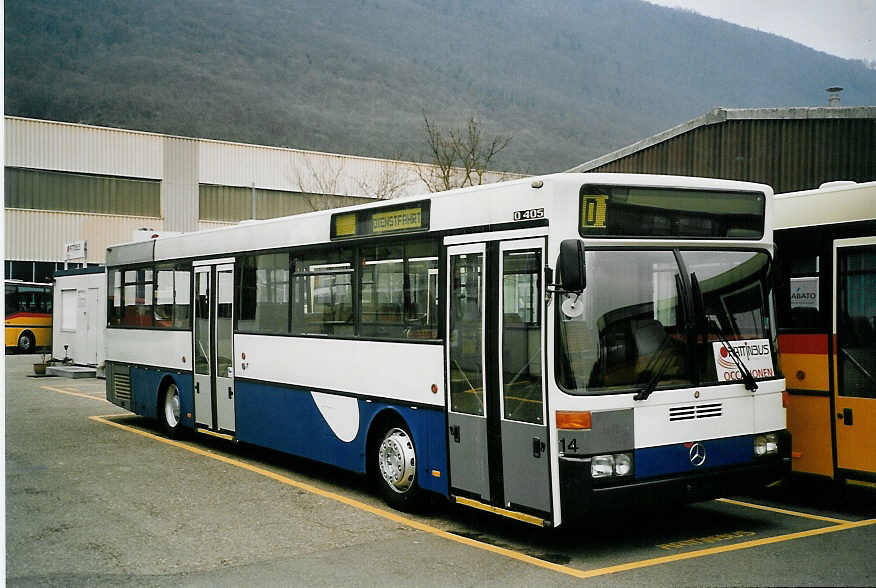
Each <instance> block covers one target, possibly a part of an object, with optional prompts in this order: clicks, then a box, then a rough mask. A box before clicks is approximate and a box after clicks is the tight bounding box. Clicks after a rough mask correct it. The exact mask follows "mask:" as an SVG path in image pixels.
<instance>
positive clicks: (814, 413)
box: [775, 182, 876, 486]
mask: <svg viewBox="0 0 876 588" xmlns="http://www.w3.org/2000/svg"><path fill="white" fill-rule="evenodd" d="M775 219H776V224H775V241H776V246H777V250H778V253H777V259H778V260H779V261H778V266H779V274H780V278H779V281H778V282H777V284H776V303H777V305H778V308H777V313H776V315H777V319H778V327H779V352H780V353H781V366H782V371H783V372H784V374H785V379H786V383H787V389H788V402H787V405H788V406H787V410H788V430H790V431H791V436H792V441H791V457H792V460H791V461H792V470H793V471H794V472H797V473H800V474H810V475H816V476H823V477H827V478H833V479H836V480H839V481H845V482H847V483H851V484H862V485H867V486H876V182H867V183H860V184H856V183H854V182H836V183H831V184H828V185H822V186H821V188H819V189H818V190H808V191H805V192H795V193H790V194H777V195H776V197H775Z"/></svg>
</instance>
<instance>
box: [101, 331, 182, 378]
mask: <svg viewBox="0 0 876 588" xmlns="http://www.w3.org/2000/svg"><path fill="white" fill-rule="evenodd" d="M106 358H107V360H108V361H117V362H121V363H130V364H135V365H147V366H153V367H159V368H165V369H171V370H179V371H186V372H190V371H192V333H191V331H171V330H167V329H149V330H147V329H107V330H106Z"/></svg>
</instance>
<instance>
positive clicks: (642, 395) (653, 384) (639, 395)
mask: <svg viewBox="0 0 876 588" xmlns="http://www.w3.org/2000/svg"><path fill="white" fill-rule="evenodd" d="M683 287H684V285H683V284H682V281H681V276H679V275H678V274H675V291H676V293H677V295H678V301H679V303H681V301H682V292H683ZM684 308H685V307H684V306H682V309H684ZM685 314H686V313H685ZM670 340H671V338H670V337H669V335H667V334H666V333H665V332H664V333H663V340H662V341H660V346H659V347H657V351H655V352H654V357H653V358H652V359H651V361H649V362H648V367H646V368H645V372H646V373H647V372H650V373H651V377H650V378H648V382H647V383H646V384H645V385H644V386H643V387H642V388H639V391H638V392H636V395H635V396H633V400H648V397H649V396H651V394H653V392H654V390H656V389H657V384H659V383H660V379H661V378H662V377H663V374H664V372H666V368H667V367H669V364H670V363H672V356H671V355H670V356H668V357H667V358H666V359H665V360H663V362H662V363H661V362H660V360H661V359H662V358H663V355H664V353H665V352H666V349H667V348H668V347H669V342H670ZM651 365H653V366H654V368H655V369H653V370H652V369H649V368H650V367H651Z"/></svg>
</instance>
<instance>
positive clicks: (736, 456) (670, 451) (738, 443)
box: [635, 435, 754, 478]
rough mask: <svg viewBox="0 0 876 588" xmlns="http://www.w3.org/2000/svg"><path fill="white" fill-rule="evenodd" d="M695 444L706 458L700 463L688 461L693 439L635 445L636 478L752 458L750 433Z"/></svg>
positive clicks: (727, 464)
mask: <svg viewBox="0 0 876 588" xmlns="http://www.w3.org/2000/svg"><path fill="white" fill-rule="evenodd" d="M699 444H700V445H702V446H703V447H704V448H705V451H706V460H705V461H704V462H703V464H702V465H700V466H694V465H693V463H691V447H692V445H693V443H677V444H675V445H662V446H660V447H647V448H645V449H636V451H635V472H636V474H635V475H636V478H653V477H655V476H665V475H668V474H679V473H684V472H693V471H698V470H708V469H710V468H716V467H723V466H730V465H740V464H745V463H749V462H752V461H754V438H753V436H752V435H742V436H740V437H726V438H723V439H709V440H708V441H699Z"/></svg>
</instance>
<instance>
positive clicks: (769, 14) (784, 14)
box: [647, 0, 876, 61]
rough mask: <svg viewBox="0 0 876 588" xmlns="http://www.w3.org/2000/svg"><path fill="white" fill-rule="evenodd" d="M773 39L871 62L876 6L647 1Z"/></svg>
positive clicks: (786, 0)
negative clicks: (748, 29) (735, 25)
mask: <svg viewBox="0 0 876 588" xmlns="http://www.w3.org/2000/svg"><path fill="white" fill-rule="evenodd" d="M647 1H648V2H651V3H653V4H662V5H663V6H670V7H673V8H689V9H691V10H693V11H695V12H698V13H700V14H702V15H705V16H711V17H712V18H720V19H721V20H726V21H729V22H732V23H736V24H738V25H742V26H744V27H749V28H752V29H758V30H760V31H765V32H768V33H774V34H776V35H779V36H781V37H787V38H789V39H792V40H794V41H797V42H798V43H802V44H803V45H806V46H808V47H812V48H813V49H817V50H819V51H824V52H825V53H830V54H832V55H838V56H840V57H845V58H847V59H864V60H869V61H876V33H874V30H876V0H647Z"/></svg>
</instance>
